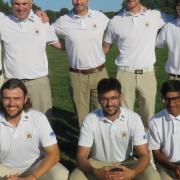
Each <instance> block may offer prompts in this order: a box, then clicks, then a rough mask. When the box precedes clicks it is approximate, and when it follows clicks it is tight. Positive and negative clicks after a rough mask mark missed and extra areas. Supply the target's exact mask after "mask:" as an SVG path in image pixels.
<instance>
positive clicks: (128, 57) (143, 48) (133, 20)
mask: <svg viewBox="0 0 180 180" xmlns="http://www.w3.org/2000/svg"><path fill="white" fill-rule="evenodd" d="M124 4H125V8H124V9H123V10H122V11H121V12H120V13H119V14H118V15H117V16H115V17H114V18H113V19H112V20H111V21H110V23H109V25H108V28H107V31H106V34H105V38H104V44H103V47H104V52H105V54H107V53H108V51H109V49H110V47H111V44H112V43H115V44H116V45H117V46H118V49H119V55H118V57H117V58H116V60H115V63H116V65H117V67H118V72H117V79H118V80H119V81H120V82H121V83H122V87H123V88H122V91H123V95H124V101H125V104H126V105H127V107H128V108H130V109H132V110H133V109H134V104H135V100H136V97H137V100H138V105H139V113H140V115H141V118H142V120H143V123H144V125H145V127H146V128H147V127H148V119H149V118H150V117H151V116H152V115H154V110H155V99H156V88H157V83H156V78H155V73H154V63H155V61H156V57H155V40H156V35H157V32H158V30H159V29H160V28H161V27H162V26H163V25H164V24H165V21H164V20H163V18H162V17H161V13H160V12H159V11H156V10H143V8H142V6H141V4H140V0H124Z"/></svg>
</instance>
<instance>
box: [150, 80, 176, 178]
mask: <svg viewBox="0 0 180 180" xmlns="http://www.w3.org/2000/svg"><path fill="white" fill-rule="evenodd" d="M161 94H162V98H163V102H164V104H165V107H166V109H164V110H162V111H161V112H159V113H157V114H156V115H155V116H154V117H153V118H152V119H151V120H150V123H149V148H150V149H152V151H153V155H154V160H155V162H157V170H158V171H159V173H160V175H161V178H162V180H173V179H180V141H179V137H180V131H179V129H180V81H178V80H169V81H166V82H165V83H164V84H163V85H162V88H161Z"/></svg>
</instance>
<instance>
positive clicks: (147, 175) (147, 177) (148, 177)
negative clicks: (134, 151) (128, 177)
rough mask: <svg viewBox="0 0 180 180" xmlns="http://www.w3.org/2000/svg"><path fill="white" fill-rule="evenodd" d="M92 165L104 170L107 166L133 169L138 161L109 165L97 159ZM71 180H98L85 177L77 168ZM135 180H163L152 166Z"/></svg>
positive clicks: (71, 175)
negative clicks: (121, 166) (122, 166)
mask: <svg viewBox="0 0 180 180" xmlns="http://www.w3.org/2000/svg"><path fill="white" fill-rule="evenodd" d="M89 161H90V163H91V165H92V166H93V167H95V168H102V167H105V166H117V165H124V166H126V167H129V168H131V167H133V166H135V165H136V163H137V161H136V160H133V159H130V160H128V161H125V162H123V163H107V162H102V161H97V160H95V159H89ZM69 180H97V178H96V177H94V176H91V175H85V174H84V173H83V172H82V171H81V170H80V169H78V168H76V169H75V170H74V171H73V172H72V173H71V174H70V177H69ZM134 180H161V178H160V176H159V173H158V172H157V171H156V170H155V169H154V168H152V167H151V166H148V167H147V168H146V170H145V171H144V172H142V173H141V174H139V175H138V176H136V177H135V178H134Z"/></svg>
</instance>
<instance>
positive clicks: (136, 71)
mask: <svg viewBox="0 0 180 180" xmlns="http://www.w3.org/2000/svg"><path fill="white" fill-rule="evenodd" d="M134 73H135V74H143V70H142V69H136V70H135V71H134Z"/></svg>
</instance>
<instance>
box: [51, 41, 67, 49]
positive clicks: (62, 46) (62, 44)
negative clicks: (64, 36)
mask: <svg viewBox="0 0 180 180" xmlns="http://www.w3.org/2000/svg"><path fill="white" fill-rule="evenodd" d="M51 45H52V46H53V47H55V48H57V49H61V50H65V42H64V41H63V40H61V39H60V40H59V41H57V42H55V43H52V44H51Z"/></svg>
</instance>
